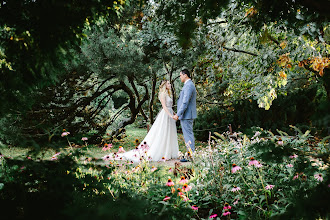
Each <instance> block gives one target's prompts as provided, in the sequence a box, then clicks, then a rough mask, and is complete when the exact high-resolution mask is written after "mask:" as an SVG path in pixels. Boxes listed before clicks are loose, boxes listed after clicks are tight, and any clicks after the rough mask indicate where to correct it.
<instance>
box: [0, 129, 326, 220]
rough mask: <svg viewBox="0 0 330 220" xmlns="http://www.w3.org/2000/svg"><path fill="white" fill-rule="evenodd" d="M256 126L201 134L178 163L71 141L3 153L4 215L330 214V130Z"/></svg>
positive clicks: (228, 216) (0, 196)
mask: <svg viewBox="0 0 330 220" xmlns="http://www.w3.org/2000/svg"><path fill="white" fill-rule="evenodd" d="M292 129H297V128H295V127H292ZM297 130H298V129H297ZM254 131H255V133H254V135H253V136H251V137H248V136H247V135H244V134H242V133H235V134H234V135H229V133H222V134H219V133H214V134H212V136H210V140H209V143H206V144H204V145H202V144H201V143H199V146H198V148H197V151H196V153H195V154H193V155H192V156H193V161H192V162H191V163H190V164H187V165H185V164H181V166H173V164H170V165H169V164H166V162H156V163H155V162H153V163H151V162H149V161H148V160H147V159H143V160H142V161H141V163H140V164H133V163H132V162H130V161H120V160H119V161H113V160H108V159H107V158H104V157H103V158H102V157H98V158H95V157H90V156H86V155H87V154H86V151H87V146H85V147H81V148H78V147H75V148H70V145H68V146H67V148H65V149H62V150H61V151H60V152H57V153H56V154H54V155H53V156H52V159H51V160H40V159H36V158H34V159H32V158H29V159H28V160H20V159H18V158H9V157H6V155H1V168H2V169H1V183H0V199H1V207H3V208H5V209H3V210H4V211H3V216H4V217H5V218H6V217H7V218H8V219H10V218H11V219H12V218H27V217H33V218H35V219H43V218H46V217H47V218H48V219H55V218H61V219H88V218H94V219H101V218H104V217H108V218H111V219H114V218H116V219H129V218H134V219H149V218H150V219H178V218H182V219H209V218H215V219H283V218H286V219H296V218H297V219H317V218H326V217H329V209H328V203H329V193H330V185H329V184H330V183H329V178H328V176H329V169H328V166H329V147H328V142H327V140H326V139H324V140H322V141H321V140H318V139H316V138H315V137H313V136H311V135H310V134H309V132H308V131H307V132H306V133H302V132H300V131H299V130H298V131H297V135H296V136H289V135H287V134H285V133H284V132H281V131H278V133H279V134H278V135H274V134H273V133H271V132H269V131H265V130H263V129H261V128H254ZM63 138H65V137H63ZM71 146H72V144H71ZM122 148H125V146H124V147H122ZM102 149H103V151H102ZM102 149H101V148H100V149H99V150H101V152H103V156H104V155H106V153H107V152H109V151H118V150H120V149H118V150H117V149H112V145H111V144H110V143H109V144H107V145H105V146H103V147H102ZM126 149H127V150H128V149H130V148H129V147H128V146H127V148H126ZM187 170H191V171H192V172H191V173H188V172H186V171H187ZM132 208H133V211H132V210H131V209H132ZM49 213H51V214H49Z"/></svg>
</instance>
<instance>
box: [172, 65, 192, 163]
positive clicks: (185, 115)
mask: <svg viewBox="0 0 330 220" xmlns="http://www.w3.org/2000/svg"><path fill="white" fill-rule="evenodd" d="M180 79H181V82H182V83H184V86H183V88H182V90H181V92H180V96H179V100H178V106H177V114H176V115H174V116H173V119H175V120H180V124H181V127H182V132H183V137H184V141H185V143H186V146H187V148H188V151H190V149H189V147H190V148H191V150H192V152H194V151H195V138H194V132H193V122H194V119H195V118H197V110H196V88H195V85H194V83H193V82H192V81H191V75H190V73H189V71H188V70H187V69H184V70H182V71H181V72H180ZM188 146H189V147H188ZM186 161H187V160H186V159H182V160H181V162H186Z"/></svg>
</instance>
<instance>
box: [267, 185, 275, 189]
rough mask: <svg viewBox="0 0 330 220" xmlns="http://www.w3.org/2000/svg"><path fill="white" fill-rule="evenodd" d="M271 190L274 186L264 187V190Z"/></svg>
mask: <svg viewBox="0 0 330 220" xmlns="http://www.w3.org/2000/svg"><path fill="white" fill-rule="evenodd" d="M272 188H274V185H267V186H266V187H265V189H268V190H270V189H272Z"/></svg>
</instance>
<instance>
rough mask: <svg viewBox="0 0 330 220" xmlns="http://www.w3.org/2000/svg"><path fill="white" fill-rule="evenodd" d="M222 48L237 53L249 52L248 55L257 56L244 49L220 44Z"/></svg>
mask: <svg viewBox="0 0 330 220" xmlns="http://www.w3.org/2000/svg"><path fill="white" fill-rule="evenodd" d="M222 48H224V49H226V50H229V51H233V52H237V53H245V54H249V55H252V56H258V55H257V54H255V53H252V52H248V51H244V50H238V49H235V48H229V47H225V46H222Z"/></svg>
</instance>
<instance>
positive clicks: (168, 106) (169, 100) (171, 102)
mask: <svg viewBox="0 0 330 220" xmlns="http://www.w3.org/2000/svg"><path fill="white" fill-rule="evenodd" d="M165 101H166V107H167V108H172V106H173V99H171V97H169V96H168V95H167V96H166V98H165Z"/></svg>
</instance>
